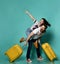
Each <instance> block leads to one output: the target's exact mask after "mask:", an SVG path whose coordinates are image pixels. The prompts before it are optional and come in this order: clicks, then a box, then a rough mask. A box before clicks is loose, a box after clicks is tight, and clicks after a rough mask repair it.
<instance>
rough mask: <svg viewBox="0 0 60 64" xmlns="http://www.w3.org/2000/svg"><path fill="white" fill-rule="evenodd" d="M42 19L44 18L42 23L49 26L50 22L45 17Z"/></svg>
mask: <svg viewBox="0 0 60 64" xmlns="http://www.w3.org/2000/svg"><path fill="white" fill-rule="evenodd" d="M42 19H43V20H44V24H45V25H46V26H49V27H50V26H51V24H50V23H49V22H48V21H47V20H46V19H45V18H42Z"/></svg>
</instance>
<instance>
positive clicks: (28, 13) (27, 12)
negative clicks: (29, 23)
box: [26, 10, 36, 22]
mask: <svg viewBox="0 0 60 64" xmlns="http://www.w3.org/2000/svg"><path fill="white" fill-rule="evenodd" d="M26 14H27V15H28V16H29V17H30V18H31V19H32V20H33V22H35V21H36V19H35V18H34V17H33V16H32V15H31V14H30V12H29V11H27V10H26Z"/></svg>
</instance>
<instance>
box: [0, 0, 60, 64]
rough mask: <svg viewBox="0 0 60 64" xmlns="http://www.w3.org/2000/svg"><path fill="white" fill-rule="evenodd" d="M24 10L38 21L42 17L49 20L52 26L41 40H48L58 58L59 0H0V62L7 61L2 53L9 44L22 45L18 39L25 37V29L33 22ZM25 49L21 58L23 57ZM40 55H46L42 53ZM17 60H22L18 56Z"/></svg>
mask: <svg viewBox="0 0 60 64" xmlns="http://www.w3.org/2000/svg"><path fill="white" fill-rule="evenodd" d="M26 10H29V11H30V13H31V14H32V15H33V16H34V17H35V18H36V19H37V20H38V21H39V20H40V19H41V18H42V17H44V18H46V19H47V20H48V21H49V22H50V24H51V25H52V26H51V28H48V30H47V32H46V34H45V35H44V36H43V38H42V42H48V43H49V44H50V45H51V47H52V48H53V50H54V51H55V53H56V55H57V57H58V59H60V0H0V63H1V64H2V63H3V64H5V63H4V62H8V59H7V57H6V56H5V55H4V53H5V51H6V50H8V49H9V48H10V47H11V46H13V45H15V44H19V45H20V46H23V45H24V44H20V43H19V40H20V38H21V37H22V36H24V37H26V35H25V30H26V29H27V28H28V27H30V26H31V25H32V24H33V22H32V20H31V19H30V18H29V17H28V16H27V15H26V14H25V11H26ZM26 50H27V48H26V49H25V50H24V53H23V55H22V57H21V58H24V59H25V54H26ZM42 56H43V57H44V58H45V57H46V56H45V54H44V53H42ZM17 61H18V62H22V61H23V60H20V58H19V59H18V60H17ZM24 62H25V61H24ZM8 63H9V62H8ZM8 63H6V64H8ZM55 63H56V62H55ZM21 64H23V63H21ZM36 64H37V63H36Z"/></svg>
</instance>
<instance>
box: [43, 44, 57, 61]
mask: <svg viewBox="0 0 60 64" xmlns="http://www.w3.org/2000/svg"><path fill="white" fill-rule="evenodd" d="M42 48H43V50H44V52H45V53H46V55H47V56H48V58H49V59H50V60H51V61H53V60H54V59H56V54H55V53H54V51H53V50H52V48H51V46H50V45H49V44H48V43H45V44H42Z"/></svg>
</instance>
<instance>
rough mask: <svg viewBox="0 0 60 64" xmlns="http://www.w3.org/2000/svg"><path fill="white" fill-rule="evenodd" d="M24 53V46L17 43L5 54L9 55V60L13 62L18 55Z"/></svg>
mask: <svg viewBox="0 0 60 64" xmlns="http://www.w3.org/2000/svg"><path fill="white" fill-rule="evenodd" d="M22 53H23V50H22V48H21V47H20V46H19V45H18V44H16V45H14V46H13V47H11V48H10V49H9V50H7V51H6V52H5V54H6V55H7V56H8V58H9V61H10V62H13V61H14V60H16V59H17V58H18V57H20V56H21V55H22Z"/></svg>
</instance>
